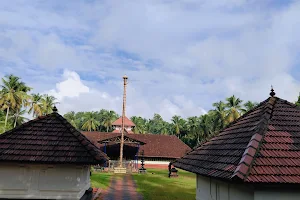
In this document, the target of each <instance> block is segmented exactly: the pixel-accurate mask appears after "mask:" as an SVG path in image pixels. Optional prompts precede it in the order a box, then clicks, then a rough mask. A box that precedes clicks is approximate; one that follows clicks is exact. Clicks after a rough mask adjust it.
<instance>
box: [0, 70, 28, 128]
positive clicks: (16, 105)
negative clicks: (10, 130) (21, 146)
mask: <svg viewBox="0 0 300 200" xmlns="http://www.w3.org/2000/svg"><path fill="white" fill-rule="evenodd" d="M1 87H2V90H1V93H0V105H1V107H2V109H3V110H6V117H5V122H4V131H5V130H6V126H7V120H8V118H9V112H10V111H12V110H13V109H15V110H17V111H19V109H20V108H21V107H22V105H23V102H24V99H26V98H27V96H28V95H27V93H26V92H28V91H30V89H31V88H29V87H27V86H26V85H25V83H24V82H21V80H20V78H19V77H17V76H14V75H8V76H5V77H4V78H2V85H1ZM18 116H19V115H18Z"/></svg>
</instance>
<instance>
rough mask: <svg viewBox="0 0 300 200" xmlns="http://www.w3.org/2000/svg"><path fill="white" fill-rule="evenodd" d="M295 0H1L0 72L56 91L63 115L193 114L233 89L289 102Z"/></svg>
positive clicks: (298, 49)
mask: <svg viewBox="0 0 300 200" xmlns="http://www.w3.org/2000/svg"><path fill="white" fill-rule="evenodd" d="M299 10H300V1H292V0H285V1H283V0H263V1H262V0H148V1H144V0H131V1H125V0H124V1H123V0H118V1H117V0H97V1H96V0H95V1H94V0H86V1H84V0H73V1H67V0H52V1H42V0H40V1H35V0H14V3H12V2H10V1H5V0H1V7H0V68H1V70H0V76H1V77H3V76H4V75H7V74H14V75H17V76H20V77H21V78H22V80H23V81H24V82H26V83H27V84H28V85H29V86H31V87H33V88H34V90H33V92H34V93H48V94H51V95H54V96H55V97H56V98H57V99H58V101H59V102H60V103H59V104H58V105H57V107H58V110H59V112H60V113H61V114H64V113H66V112H68V111H96V110H100V109H103V108H104V109H110V110H115V111H116V112H118V113H119V114H121V108H122V92H123V91H122V87H123V85H122V84H123V83H122V81H123V80H122V76H123V75H125V74H126V75H127V76H128V77H129V79H128V90H127V116H129V117H130V116H133V115H139V116H142V117H145V118H152V117H153V115H154V113H158V114H161V116H162V117H163V118H164V119H166V120H170V119H171V117H172V116H173V115H180V116H182V117H189V116H199V115H201V114H204V113H206V112H207V111H208V110H210V109H212V103H213V102H217V101H219V100H224V99H225V98H226V97H228V96H231V95H235V96H237V97H239V98H241V99H243V100H244V101H246V100H251V101H257V102H260V101H263V100H265V99H266V98H268V96H269V92H270V88H271V85H273V87H274V89H275V92H276V95H277V96H278V97H281V98H283V99H287V100H289V101H295V100H296V99H297V97H298V94H299V92H300V83H299V80H300V67H299V66H300V65H299V64H300V57H299V56H298V55H299V53H300V37H299V35H300V12H299Z"/></svg>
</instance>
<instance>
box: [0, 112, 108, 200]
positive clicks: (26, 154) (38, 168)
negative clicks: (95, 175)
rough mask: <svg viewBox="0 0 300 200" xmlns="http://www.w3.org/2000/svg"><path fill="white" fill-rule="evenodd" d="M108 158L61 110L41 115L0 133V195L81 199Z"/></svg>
mask: <svg viewBox="0 0 300 200" xmlns="http://www.w3.org/2000/svg"><path fill="white" fill-rule="evenodd" d="M54 110H55V109H54ZM55 111H56V110H55ZM107 159H108V158H107V156H106V155H105V154H104V153H103V152H101V151H100V150H99V149H98V148H97V147H96V146H95V145H94V144H93V143H91V142H90V141H89V140H88V139H87V138H86V137H85V136H84V135H83V134H81V133H80V132H78V131H77V130H76V129H75V128H74V127H73V126H72V125H70V124H69V123H68V122H67V120H66V119H64V118H63V117H62V116H61V115H59V114H58V113H56V112H54V113H52V114H49V115H46V116H42V117H38V118H37V119H34V120H31V121H29V122H27V123H25V124H23V125H21V126H19V127H17V128H15V129H12V130H10V131H8V132H5V133H3V134H1V135H0V198H5V199H72V200H75V199H81V198H82V197H83V196H84V194H85V193H86V191H87V190H89V188H90V165H95V164H103V163H105V162H106V161H107Z"/></svg>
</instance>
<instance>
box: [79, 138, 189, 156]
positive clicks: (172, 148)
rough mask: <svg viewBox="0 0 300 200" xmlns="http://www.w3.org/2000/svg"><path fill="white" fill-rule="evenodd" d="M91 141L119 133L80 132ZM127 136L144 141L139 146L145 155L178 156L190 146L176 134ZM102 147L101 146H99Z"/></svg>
mask: <svg viewBox="0 0 300 200" xmlns="http://www.w3.org/2000/svg"><path fill="white" fill-rule="evenodd" d="M82 133H83V134H84V135H85V136H86V137H87V138H89V139H90V140H91V141H92V142H94V143H98V142H99V141H103V140H106V139H109V138H114V137H118V136H120V135H121V134H120V133H103V132H82ZM126 136H127V137H129V138H132V139H134V140H137V141H141V142H143V143H145V145H142V146H140V152H141V151H143V150H144V156H145V157H161V158H162V157H163V158H180V157H181V156H183V155H185V154H186V153H187V152H189V151H191V148H190V147H189V146H187V145H186V144H185V143H184V142H182V141H181V140H180V139H178V138H177V137H176V136H170V135H155V134H126ZM100 147H101V148H102V146H100Z"/></svg>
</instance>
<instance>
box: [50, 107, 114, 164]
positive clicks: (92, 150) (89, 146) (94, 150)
mask: <svg viewBox="0 0 300 200" xmlns="http://www.w3.org/2000/svg"><path fill="white" fill-rule="evenodd" d="M53 114H54V115H56V117H58V119H59V120H61V122H62V123H63V125H64V126H65V127H66V128H68V129H69V130H70V132H71V133H72V134H73V135H74V136H75V138H76V139H77V140H78V141H79V142H80V143H81V144H82V142H84V143H86V144H85V145H84V144H82V145H83V147H84V148H85V149H86V150H87V152H88V153H89V154H90V155H91V156H92V157H93V158H94V159H95V160H98V161H100V160H103V159H106V160H108V159H109V158H108V156H107V155H106V154H105V153H104V152H102V151H101V150H100V149H99V148H98V147H96V145H95V144H93V143H92V142H91V141H90V140H89V139H88V138H87V137H86V136H85V135H84V134H82V133H81V132H80V131H78V130H77V129H76V128H74V127H73V126H72V125H71V124H70V123H69V122H68V121H67V120H66V119H65V118H64V117H62V116H61V115H60V114H58V113H53ZM80 137H82V138H80ZM99 153H100V154H101V156H102V157H99Z"/></svg>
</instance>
